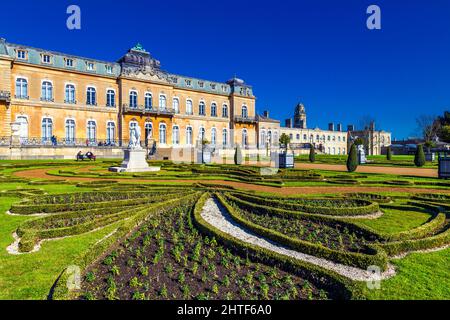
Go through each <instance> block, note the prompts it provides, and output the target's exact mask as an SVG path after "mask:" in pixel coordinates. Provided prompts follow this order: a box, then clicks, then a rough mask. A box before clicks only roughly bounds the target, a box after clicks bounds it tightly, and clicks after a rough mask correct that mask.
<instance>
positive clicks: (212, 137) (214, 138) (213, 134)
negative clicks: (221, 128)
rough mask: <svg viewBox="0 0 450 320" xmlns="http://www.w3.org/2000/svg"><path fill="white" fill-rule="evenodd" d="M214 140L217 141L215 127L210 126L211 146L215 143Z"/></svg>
mask: <svg viewBox="0 0 450 320" xmlns="http://www.w3.org/2000/svg"><path fill="white" fill-rule="evenodd" d="M216 141H217V130H216V128H212V129H211V144H212V145H213V146H214V145H216Z"/></svg>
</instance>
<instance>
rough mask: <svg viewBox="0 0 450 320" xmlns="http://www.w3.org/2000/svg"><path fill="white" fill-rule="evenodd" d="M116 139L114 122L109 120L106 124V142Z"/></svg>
mask: <svg viewBox="0 0 450 320" xmlns="http://www.w3.org/2000/svg"><path fill="white" fill-rule="evenodd" d="M115 141H116V124H115V123H114V122H112V121H109V122H108V123H107V124H106V143H108V144H112V143H114V142H115Z"/></svg>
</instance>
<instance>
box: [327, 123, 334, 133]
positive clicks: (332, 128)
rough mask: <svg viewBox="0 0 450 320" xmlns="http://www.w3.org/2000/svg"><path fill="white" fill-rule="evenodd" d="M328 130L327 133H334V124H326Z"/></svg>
mask: <svg viewBox="0 0 450 320" xmlns="http://www.w3.org/2000/svg"><path fill="white" fill-rule="evenodd" d="M328 130H329V131H334V123H333V122H330V123H329V124H328Z"/></svg>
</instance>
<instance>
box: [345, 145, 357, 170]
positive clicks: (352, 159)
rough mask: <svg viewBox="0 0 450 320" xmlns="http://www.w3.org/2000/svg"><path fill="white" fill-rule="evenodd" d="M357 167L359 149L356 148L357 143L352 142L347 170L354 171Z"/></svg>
mask: <svg viewBox="0 0 450 320" xmlns="http://www.w3.org/2000/svg"><path fill="white" fill-rule="evenodd" d="M357 167H358V151H357V150H356V145H355V144H352V146H351V147H350V152H349V154H348V158H347V170H348V172H354V171H355V170H356V168H357Z"/></svg>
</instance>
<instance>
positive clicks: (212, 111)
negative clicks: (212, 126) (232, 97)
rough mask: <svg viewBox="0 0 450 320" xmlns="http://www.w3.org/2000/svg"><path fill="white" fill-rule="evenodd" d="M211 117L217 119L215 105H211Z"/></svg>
mask: <svg viewBox="0 0 450 320" xmlns="http://www.w3.org/2000/svg"><path fill="white" fill-rule="evenodd" d="M211 117H217V104H215V103H213V104H211Z"/></svg>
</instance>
